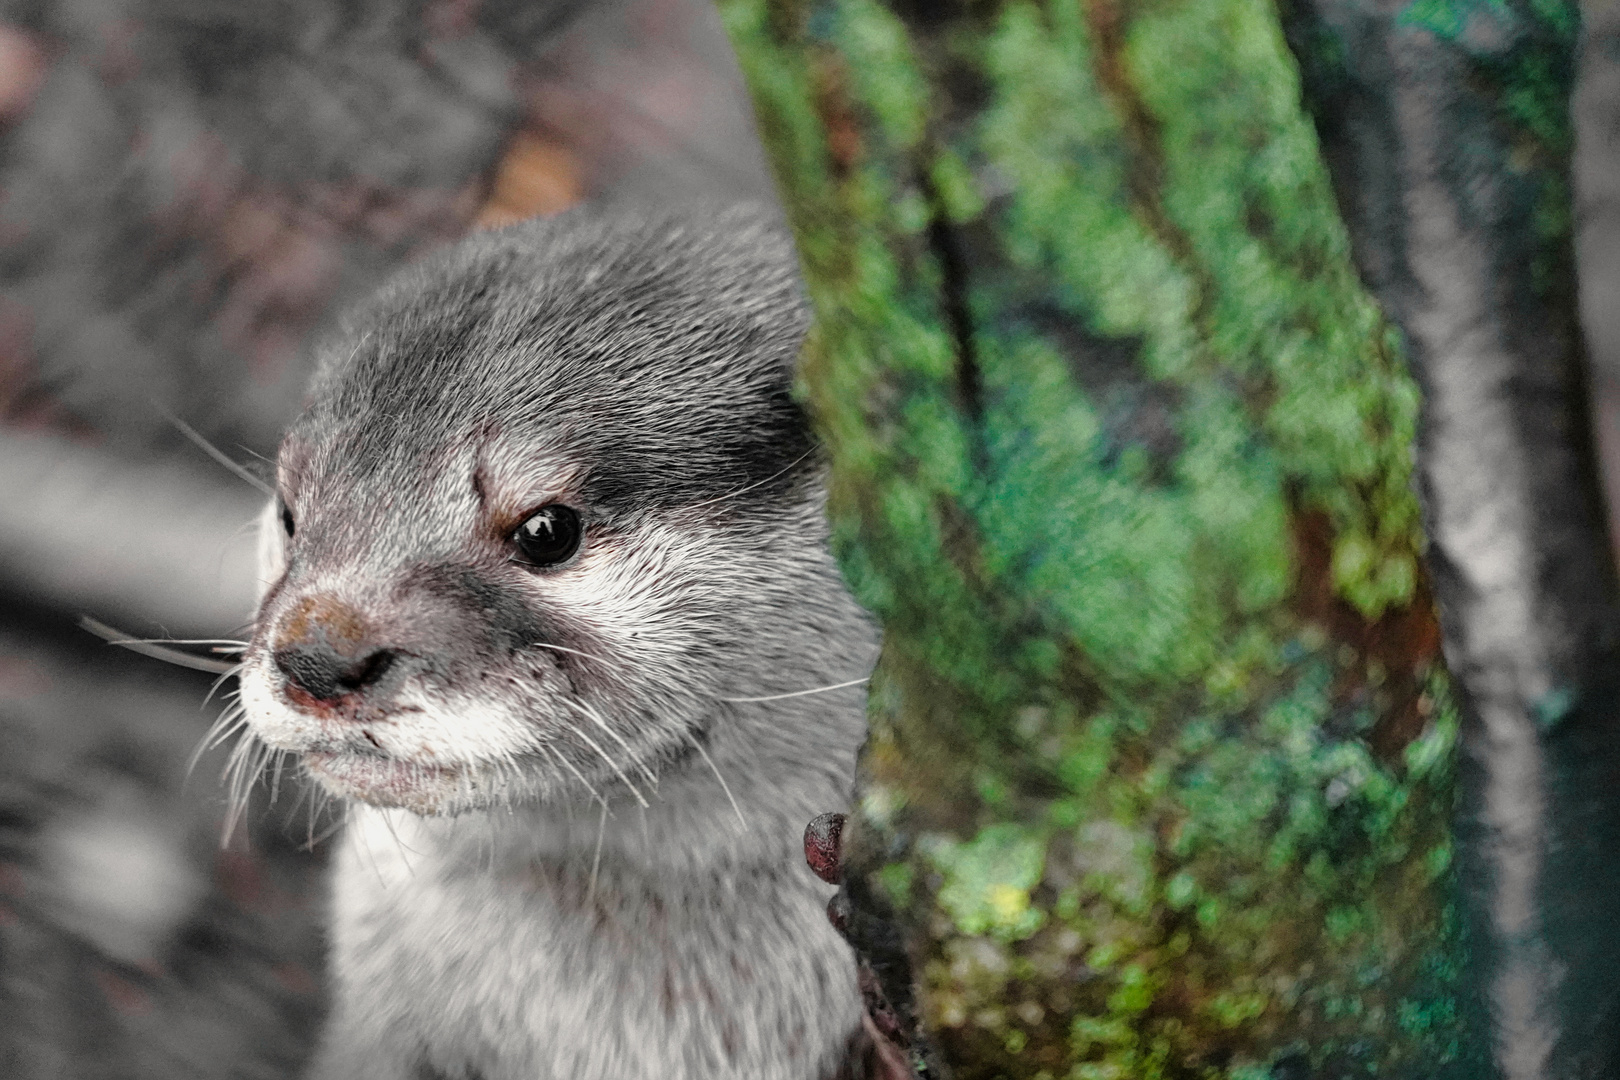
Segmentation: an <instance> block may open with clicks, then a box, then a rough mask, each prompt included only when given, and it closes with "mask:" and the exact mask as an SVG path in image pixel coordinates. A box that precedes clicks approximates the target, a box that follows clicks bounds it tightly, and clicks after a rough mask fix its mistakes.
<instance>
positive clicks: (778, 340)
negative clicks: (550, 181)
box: [282, 211, 813, 513]
mask: <svg viewBox="0 0 1620 1080" xmlns="http://www.w3.org/2000/svg"><path fill="white" fill-rule="evenodd" d="M805 324H806V315H805V309H804V304H803V300H802V297H801V295H800V291H799V286H798V281H797V273H796V265H795V262H794V256H793V251H792V247H791V242H790V241H789V239H788V237H787V235H786V234H785V232H783V231H782V230H781V229H780V227H778V226H776V225H775V224H774V223H773V222H772V221H771V219H770V218H768V217H766V216H764V215H763V214H759V213H754V212H731V213H728V214H723V215H718V216H717V217H716V219H715V220H713V221H710V222H706V223H705V225H704V227H702V228H696V227H694V226H692V225H690V224H687V223H683V222H679V221H670V220H667V219H666V220H659V219H646V220H641V221H635V220H631V221H628V222H627V221H625V220H624V219H615V220H613V221H608V220H603V219H598V218H595V217H594V216H592V215H591V214H590V213H588V212H577V211H576V212H573V213H570V214H568V215H563V216H561V217H560V218H557V219H550V220H546V221H538V222H531V223H527V224H525V225H521V226H516V227H513V228H512V229H508V230H504V231H501V232H499V233H493V234H488V235H486V236H483V237H479V238H476V239H474V240H472V241H469V242H467V243H464V244H463V245H461V246H460V247H458V248H456V249H453V250H452V251H450V252H448V253H446V254H444V255H442V256H440V257H438V258H436V259H433V260H430V261H428V262H426V263H425V264H423V265H422V266H420V267H419V268H416V269H414V270H412V271H411V272H409V273H407V274H405V275H404V276H402V277H401V278H399V279H397V280H396V281H395V282H394V283H393V284H392V285H391V286H390V287H388V288H387V289H385V290H384V292H383V293H382V294H381V295H380V296H379V297H378V298H377V299H376V300H375V301H374V302H373V303H372V304H371V305H369V306H368V307H367V308H365V309H363V310H362V311H361V312H360V313H358V315H357V317H356V318H354V319H353V321H352V322H351V324H350V328H349V329H348V331H347V332H346V334H345V335H344V337H343V338H342V339H340V340H339V341H337V342H335V343H333V345H332V346H331V347H329V348H328V349H327V351H326V355H325V359H324V362H323V364H322V367H321V371H320V374H319V376H318V378H317V381H316V384H315V387H314V399H313V401H312V404H311V406H310V408H309V409H308V410H307V411H306V413H305V414H304V416H303V417H302V418H301V419H300V421H299V422H298V423H297V424H296V425H295V427H294V428H293V429H292V431H291V432H290V434H289V436H288V440H287V443H286V444H285V447H284V452H283V463H282V464H283V468H284V471H285V472H286V473H287V474H288V478H289V480H290V481H291V484H290V486H291V487H293V488H300V487H310V486H315V487H319V488H321V489H322V491H321V498H323V499H325V498H329V497H331V498H335V497H342V495H343V493H344V492H356V491H361V490H367V491H373V492H376V491H386V492H389V493H391V494H392V495H394V496H398V497H399V498H400V499H409V498H410V497H412V496H415V497H417V499H418V500H420V501H423V502H430V503H432V504H433V505H436V506H441V507H442V506H445V505H447V501H448V503H449V504H453V503H454V502H455V500H456V497H455V496H454V495H452V493H450V492H449V491H447V490H445V488H444V487H443V485H444V484H445V483H446V482H447V480H446V478H447V477H450V478H453V479H452V480H451V481H450V482H452V483H453V484H455V485H459V486H460V487H461V488H462V489H465V488H466V486H467V484H468V481H469V480H471V482H472V483H473V484H474V485H476V484H477V483H478V482H479V478H480V476H481V475H485V474H487V475H488V476H489V477H490V478H492V479H494V480H497V481H503V482H504V483H505V484H506V485H507V486H508V487H511V486H513V485H514V484H520V483H521V482H523V481H522V480H521V479H520V478H521V477H527V478H529V479H530V481H532V482H533V483H536V484H541V485H545V484H547V483H551V484H554V485H560V486H566V487H569V488H570V489H571V490H570V491H569V492H568V494H570V495H572V496H573V497H575V498H578V499H580V500H582V501H584V502H586V503H589V504H590V505H592V506H593V507H595V508H597V509H598V510H600V511H602V512H605V513H613V512H628V511H632V510H633V511H649V510H659V509H667V508H673V507H678V506H683V505H691V504H694V503H702V502H706V501H708V500H713V499H717V498H720V497H722V496H728V497H729V498H727V499H726V503H727V510H728V512H742V511H746V510H748V509H750V508H758V507H759V506H760V505H761V504H768V503H770V502H772V501H779V500H781V499H782V498H784V497H786V496H788V494H789V493H790V492H791V491H792V490H793V489H794V488H796V487H797V481H798V479H799V478H800V477H802V476H803V475H807V474H808V473H809V472H810V471H811V470H812V469H813V462H811V461H809V458H810V449H811V441H810V436H809V433H808V430H807V427H806V424H805V421H804V417H803V415H802V412H801V410H800V408H799V406H798V405H797V403H796V402H795V401H794V400H793V397H792V393H791V383H792V373H793V361H794V358H795V356H796V353H797V351H798V348H799V344H800V342H801V340H802V337H803V333H804V329H805ZM738 492H742V493H743V494H742V495H740V496H739V495H737V493H738ZM557 494H561V492H557ZM730 496H734V497H730ZM413 501H416V500H413Z"/></svg>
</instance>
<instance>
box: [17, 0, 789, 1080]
mask: <svg viewBox="0 0 1620 1080" xmlns="http://www.w3.org/2000/svg"><path fill="white" fill-rule="evenodd" d="M772 197H773V196H772V192H771V184H770V180H769V176H768V172H767V167H766V164H765V160H764V156H763V153H762V152H761V150H760V148H759V144H758V139H757V137H756V136H755V134H754V131H753V127H752V120H751V114H750V111H749V107H748V104H747V98H746V92H745V90H744V89H743V87H742V85H741V82H740V79H739V76H738V74H737V71H736V66H735V61H734V60H733V59H732V57H731V53H730V49H729V46H728V44H727V42H726V40H725V37H724V34H723V32H722V31H721V28H720V25H719V21H718V17H717V15H716V13H715V11H714V10H713V9H712V8H711V7H710V6H708V5H707V4H706V3H705V2H703V0H594V2H591V3H581V2H579V0H486V2H482V3H479V2H476V0H474V2H466V0H432V2H415V0H353V2H349V0H342V2H330V0H267V2H253V3H239V2H236V0H150V2H134V3H130V2H123V0H109V2H99V0H88V2H86V0H65V2H55V0H49V2H44V3H30V2H22V3H8V4H6V5H4V7H0V296H3V298H0V1076H4V1077H6V1078H7V1080H12V1078H17V1080H23V1078H30V1080H31V1078H35V1077H84V1078H89V1077H153V1078H156V1077H164V1078H174V1077H182V1076H195V1077H226V1076H240V1077H249V1076H254V1077H257V1076H264V1077H271V1076H274V1077H285V1076H291V1075H295V1074H296V1071H297V1068H298V1066H299V1064H300V1063H301V1061H302V1059H303V1055H304V1053H305V1051H306V1048H307V1046H308V1041H309V1038H310V1034H311V1031H312V1030H313V1027H314V1025H315V1024H316V1023H317V1021H318V1018H319V1016H320V1014H321V1011H322V1008H323V1002H322V992H321V971H322V963H323V949H324V945H323V941H322V936H321V930H320V925H321V910H322V907H321V906H322V902H323V896H324V893H323V891H322V886H321V881H320V877H319V874H320V870H321V866H322V861H323V851H322V849H321V848H320V847H319V845H316V846H315V847H314V848H313V849H310V847H309V845H308V844H307V840H308V838H309V836H310V823H309V822H308V820H307V819H306V816H305V814H304V812H303V811H302V810H300V809H299V808H298V807H297V806H296V804H297V803H298V798H297V795H298V792H297V791H296V790H283V791H282V792H281V795H280V802H279V803H278V805H277V806H276V807H275V809H274V810H273V811H267V810H266V808H265V807H264V806H263V805H262V804H263V802H264V798H263V793H261V798H260V799H259V805H258V806H256V809H255V812H253V813H251V814H250V815H249V824H248V826H247V828H246V830H245V831H239V832H238V834H237V835H236V836H235V837H234V839H233V840H232V842H231V844H230V845H229V846H228V847H226V848H223V849H222V848H221V846H220V838H221V831H222V824H223V819H222V810H223V803H222V792H221V790H220V787H219V783H218V775H219V772H220V768H221V765H222V762H223V758H222V755H221V754H218V753H213V754H208V755H205V756H204V757H203V758H202V760H201V761H200V762H199V763H198V765H197V767H196V770H195V772H194V773H193V774H192V775H191V776H190V778H189V782H188V779H187V775H186V763H187V761H188V759H189V758H190V756H191V754H192V752H193V750H194V749H195V748H196V747H197V745H198V744H199V742H200V740H201V738H202V735H203V733H204V732H205V730H206V729H207V727H208V725H209V723H210V722H211V721H212V719H213V717H214V716H215V715H216V714H217V712H218V709H219V704H218V698H217V697H215V698H214V700H213V701H212V703H207V704H205V697H206V696H207V695H208V694H209V689H210V684H211V683H212V681H213V676H212V675H211V674H208V673H203V672H198V671H189V670H185V669H182V668H179V667H175V666H171V665H169V664H166V663H163V662H161V661H158V660H154V659H150V658H147V657H144V656H138V655H134V654H131V653H128V652H126V651H124V650H122V649H118V648H113V647H110V646H108V645H105V644H104V643H102V642H101V641H99V640H98V639H97V638H96V637H94V636H93V635H91V634H90V633H88V632H86V631H84V630H82V629H80V628H79V627H78V625H77V621H78V619H79V618H80V616H82V615H90V616H93V617H94V618H96V619H99V620H102V621H104V622H105V623H108V624H111V625H112V626H114V627H117V628H118V629H119V630H121V631H124V632H126V633H128V634H129V635H131V636H134V637H159V638H182V639H186V638H220V637H223V638H232V637H240V636H242V634H243V630H244V627H245V625H246V623H247V621H248V620H249V619H250V618H251V614H252V610H253V606H254V596H255V589H256V587H257V586H256V583H255V579H254V571H253V563H252V551H253V537H252V533H253V527H254V518H255V516H256V515H257V513H258V511H259V508H260V505H261V503H262V497H261V496H260V495H259V494H258V492H256V491H255V490H254V489H253V488H252V487H250V486H249V485H248V484H247V483H245V482H243V481H242V480H240V479H238V478H237V477H235V476H233V475H232V474H231V473H230V472H229V471H227V470H226V469H225V468H223V467H221V466H220V465H218V464H217V463H215V462H214V461H213V460H211V459H210V458H209V457H208V456H207V455H206V454H205V453H204V452H203V451H202V450H200V449H199V448H198V446H196V445H195V444H194V443H193V442H191V441H190V440H189V439H188V438H186V437H185V436H184V435H182V433H181V424H184V425H186V426H189V427H190V428H192V429H194V430H195V431H197V432H198V433H199V434H200V435H201V436H202V437H203V438H205V439H206V440H208V442H210V443H211V444H212V445H213V446H215V447H218V448H219V449H220V450H221V451H222V452H223V453H225V454H227V455H229V456H230V457H231V458H233V459H235V460H237V461H239V462H242V463H244V464H245V465H246V466H247V467H248V468H249V469H251V470H253V471H255V472H259V473H261V474H262V473H263V471H264V469H265V468H266V467H267V466H266V462H267V460H268V459H270V458H272V457H273V456H274V453H275V449H276V445H277V443H278V441H279V438H280V432H281V429H282V427H283V426H284V425H285V424H286V423H287V422H288V421H289V420H290V419H291V417H292V416H293V415H294V414H295V413H296V411H297V409H298V408H299V405H300V399H301V396H302V393H303V388H304V383H305V379H306V376H307V374H308V370H309V362H310V356H311V343H312V342H313V341H315V340H317V339H318V338H319V335H320V334H321V333H322V332H323V331H324V330H325V329H326V328H327V327H328V326H329V325H330V323H331V320H332V319H333V318H334V316H335V315H336V314H337V313H338V312H340V311H341V310H342V308H343V307H344V305H345V304H346V303H348V302H349V301H351V300H353V299H355V298H357V297H358V296H361V295H364V294H365V293H366V292H368V291H369V290H371V289H372V288H373V287H374V286H375V285H376V284H377V283H378V282H379V281H380V280H381V278H382V277H383V276H385V275H386V274H388V273H389V272H390V271H391V270H393V269H394V268H396V267H398V266H399V265H400V264H402V263H403V262H405V261H408V260H410V259H411V258H413V257H415V256H417V255H418V254H420V253H421V252H424V251H427V250H429V249H431V248H433V247H436V246H438V245H441V244H444V243H446V242H447V241H449V240H452V239H454V238H455V237H457V236H460V235H462V234H463V233H465V232H467V231H468V230H471V229H479V228H486V227H491V226H497V225H501V224H506V223H510V222H513V221H517V220H521V219H523V218H526V217H529V216H531V215H534V214H544V213H551V212H555V211H557V210H560V209H563V208H565V207H567V206H569V205H572V204H573V203H576V202H578V201H580V200H582V199H587V198H589V199H599V200H617V199H626V200H635V201H641V202H647V201H653V202H660V203H662V202H671V201H679V200H683V199H689V198H702V199H707V200H714V199H720V200H728V199H762V198H763V199H770V198H772ZM193 651H195V652H198V653H199V654H202V655H205V656H206V654H207V652H208V650H207V647H206V646H201V647H194V648H193Z"/></svg>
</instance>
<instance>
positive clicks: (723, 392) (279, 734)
mask: <svg viewBox="0 0 1620 1080" xmlns="http://www.w3.org/2000/svg"><path fill="white" fill-rule="evenodd" d="M807 325H808V316H807V308H806V303H805V300H804V297H803V294H802V288H801V285H800V282H799V277H798V266H797V261H796V256H795V253H794V248H793V245H792V242H791V239H790V237H789V235H788V234H787V232H786V230H785V229H784V228H783V226H782V224H781V223H780V221H779V219H778V217H777V216H776V215H775V213H774V212H772V211H767V210H761V209H750V208H742V209H728V210H716V211H704V212H689V213H687V214H685V215H679V216H661V215H657V214H635V213H628V212H623V211H618V212H612V213H609V212H606V211H602V210H596V209H588V208H587V209H576V210H571V211H568V212H565V213H563V214H561V215H558V216H555V217H552V218H549V219H540V220H535V221H531V222H527V223H524V224H520V225H515V226H511V227H508V228H506V229H503V230H499V231H493V232H489V233H484V234H479V235H475V236H473V237H471V238H469V239H467V240H465V241H463V242H461V243H460V244H459V245H458V246H455V247H453V248H451V249H448V250H446V251H444V252H442V253H440V254H438V255H436V256H434V257H430V258H428V259H426V260H424V261H423V262H422V263H421V264H419V265H417V266H414V267H412V268H410V269H408V270H406V271H405V272H404V273H403V274H402V275H400V276H399V277H397V278H396V279H394V280H393V281H392V282H391V283H390V284H388V285H387V286H385V287H384V288H383V289H382V290H381V291H380V292H379V293H378V294H377V295H376V296H375V297H374V298H373V299H372V300H370V301H369V302H368V303H366V304H364V305H363V306H362V307H361V308H360V309H359V310H357V311H356V312H354V313H353V315H352V316H351V317H350V319H349V320H348V321H347V323H346V324H345V326H344V328H343V329H341V330H340V331H339V332H338V333H337V334H336V335H335V336H334V337H333V339H332V340H331V341H329V342H328V343H327V344H326V345H325V346H324V347H323V348H322V349H321V350H320V355H319V358H318V364H317V370H316V375H315V377H314V380H313V382H312V388H311V393H310V399H309V404H308V406H307V408H306V410H305V411H304V412H303V414H302V415H301V416H300V417H299V418H298V419H297V420H296V422H295V423H294V424H293V425H292V427H291V428H290V429H289V431H288V432H287V434H286V436H285V439H284V441H283V443H282V445H281V447H280V450H279V454H278V458H277V463H276V478H275V492H276V496H275V500H274V503H273V504H272V505H271V506H270V507H269V508H268V510H267V511H266V514H265V518H264V525H263V534H262V535H263V539H262V546H263V557H264V563H265V573H264V581H265V583H266V584H265V591H264V594H263V599H262V603H261V606H260V608H259V611H258V616H257V619H256V622H255V625H254V628H253V632H252V636H251V640H250V642H249V644H248V646H247V648H246V650H245V652H244V653H243V657H242V665H241V669H240V673H239V677H240V684H239V692H240V705H241V709H242V717H241V722H242V723H243V724H244V725H245V734H244V738H245V739H246V740H247V742H246V743H245V744H243V745H242V746H239V748H238V751H237V753H236V755H235V760H236V761H238V762H245V763H251V765H252V767H254V768H255V769H257V768H261V767H262V768H268V767H269V765H270V764H271V763H272V762H274V763H275V764H277V765H278V766H279V764H280V762H281V761H282V760H283V759H296V761H297V762H299V763H300V765H301V767H302V769H303V770H304V771H305V772H307V774H308V775H309V776H310V777H312V778H313V779H314V781H315V782H316V783H317V784H318V785H319V787H320V789H321V790H323V791H324V792H326V793H329V794H330V795H331V796H334V797H336V798H337V799H339V800H341V801H342V802H343V804H344V805H345V806H346V807H347V809H348V815H347V821H346V825H345V827H344V830H343V834H342V838H341V840H340V841H339V848H338V851H337V853H336V856H335V859H334V863H335V865H334V870H333V873H334V880H333V892H332V918H331V931H330V934H331V969H332V981H333V1005H332V1011H331V1016H330V1018H329V1020H328V1022H327V1026H326V1029H325V1031H324V1034H323V1035H322V1037H321V1040H320V1042H319V1045H318V1048H317V1049H316V1051H315V1057H314V1061H313V1065H312V1073H311V1075H312V1076H314V1077H316V1078H321V1080H325V1078H334V1080H335V1078H343V1080H407V1078H409V1080H417V1078H424V1077H436V1078H446V1080H451V1078H454V1080H471V1078H475V1077H476V1078H478V1080H518V1078H523V1080H539V1078H558V1080H593V1078H600V1080H643V1078H645V1080H653V1078H658V1080H682V1078H690V1080H698V1078H702V1080H721V1078H730V1077H735V1078H738V1080H743V1078H746V1080H821V1078H827V1077H833V1076H840V1075H852V1072H851V1069H852V1068H853V1067H852V1066H851V1062H852V1061H855V1060H856V1059H857V1058H858V1057H859V1056H860V1051H859V1049H858V1046H859V1043H860V1040H861V1037H862V1036H861V1032H862V1001H861V996H860V991H859V990H858V988H857V981H856V966H855V959H854V956H853V954H852V952H851V950H850V948H849V946H848V945H847V944H846V943H845V942H844V941H843V939H842V938H840V937H839V935H838V934H837V932H836V931H835V930H834V929H833V928H832V926H831V925H830V924H829V922H828V919H827V917H826V914H825V910H824V909H825V905H826V904H827V901H828V898H829V897H830V896H831V895H832V892H833V889H832V888H831V887H830V886H829V885H827V884H825V883H823V882H822V881H820V880H818V879H817V878H816V876H815V875H814V874H812V873H811V872H810V870H809V868H808V867H806V865H805V864H804V860H803V856H802V849H801V844H802V840H801V833H802V831H803V829H804V825H805V822H806V821H808V820H810V819H811V818H813V817H815V816H816V815H817V814H819V813H821V812H823V811H825V810H828V809H830V808H841V807H843V806H844V805H846V804H847V803H848V801H849V799H850V797H851V790H852V786H853V777H854V765H855V755H856V752H857V749H858V748H859V745H860V743H861V742H862V740H863V739H864V737H865V730H866V727H865V712H864V691H863V689H862V684H863V682H864V679H865V676H866V675H867V674H868V672H869V671H870V669H871V666H872V664H873V662H874V660H875V657H876V631H875V629H874V627H873V626H872V624H871V622H870V620H869V618H868V617H867V616H866V614H865V613H864V612H863V611H862V609H861V608H860V607H859V606H858V605H857V604H856V603H855V601H854V600H853V599H852V597H851V595H850V594H849V592H848V590H847V589H846V588H845V585H844V583H843V580H842V578H841V577H840V574H839V571H838V568H837V566H836V564H835V563H834V561H833V558H832V556H831V554H830V552H829V546H828V527H827V524H826V519H825V512H824V501H825V494H824V491H825V482H824V473H825V465H824V461H823V458H822V456H821V453H820V451H819V450H818V448H817V444H816V442H815V440H814V439H813V436H812V434H811V430H810V427H809V425H808V424H807V421H806V417H805V414H804V411H803V409H802V408H801V406H800V404H799V402H798V401H797V400H796V398H795V397H794V394H793V391H792V383H793V374H794V364H795V360H796V357H797V354H798V352H799V348H800V344H801V341H802V339H803V337H804V334H805V332H806V329H807ZM852 1048H855V1049H852Z"/></svg>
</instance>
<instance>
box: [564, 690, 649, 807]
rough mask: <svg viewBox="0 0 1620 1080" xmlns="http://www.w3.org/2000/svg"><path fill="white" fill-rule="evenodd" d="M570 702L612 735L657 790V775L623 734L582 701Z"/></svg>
mask: <svg viewBox="0 0 1620 1080" xmlns="http://www.w3.org/2000/svg"><path fill="white" fill-rule="evenodd" d="M570 704H571V705H573V706H574V707H575V708H576V709H579V710H581V711H582V712H584V713H585V715H586V716H589V717H590V718H591V719H592V720H593V721H595V723H596V726H597V727H599V728H601V729H602V730H603V731H605V732H607V733H608V734H609V735H611V736H613V740H614V741H615V742H617V743H618V744H619V746H620V747H622V748H623V749H624V752H625V755H626V756H627V757H629V759H630V760H631V761H632V762H634V763H635V766H636V768H638V769H640V770H641V775H642V776H645V777H646V778H647V783H648V784H650V785H651V786H652V787H653V789H654V790H657V788H658V777H657V776H655V775H654V774H653V771H652V770H651V769H649V768H647V765H646V763H645V762H643V761H642V760H641V757H640V756H639V755H638V754H637V753H636V752H635V751H634V750H632V749H630V744H629V743H627V742H625V741H624V736H622V735H620V734H619V733H618V732H617V731H614V730H613V728H612V727H611V726H609V724H608V722H607V721H606V720H604V719H602V714H601V713H599V712H597V711H596V710H595V709H593V708H591V706H589V705H587V704H586V703H585V702H583V701H573V702H570Z"/></svg>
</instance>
